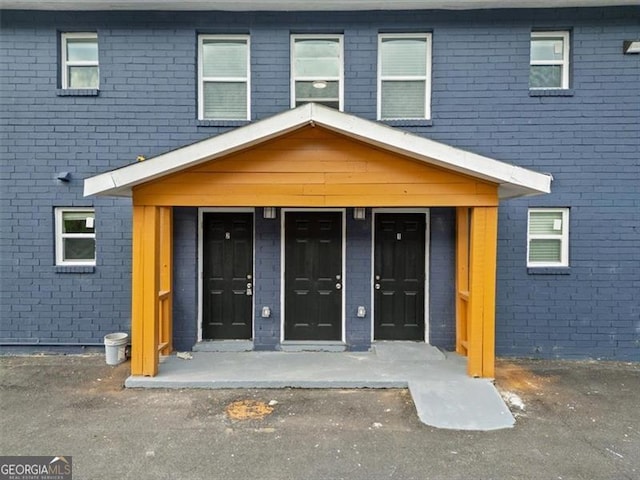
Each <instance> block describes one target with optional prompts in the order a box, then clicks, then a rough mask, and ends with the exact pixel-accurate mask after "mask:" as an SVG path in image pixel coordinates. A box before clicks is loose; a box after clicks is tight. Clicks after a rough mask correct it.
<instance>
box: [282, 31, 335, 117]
mask: <svg viewBox="0 0 640 480" xmlns="http://www.w3.org/2000/svg"><path fill="white" fill-rule="evenodd" d="M343 84H344V67H343V48H342V35H293V36H292V37H291V106H292V107H297V106H299V105H302V104H304V103H308V102H317V103H322V104H324V105H327V106H329V107H333V108H337V109H338V110H342V107H343Z"/></svg>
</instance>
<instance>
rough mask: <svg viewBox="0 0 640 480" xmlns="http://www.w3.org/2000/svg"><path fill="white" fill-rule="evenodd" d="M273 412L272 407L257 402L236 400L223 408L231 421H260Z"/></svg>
mask: <svg viewBox="0 0 640 480" xmlns="http://www.w3.org/2000/svg"><path fill="white" fill-rule="evenodd" d="M272 412H273V407H271V406H269V405H268V404H266V403H265V402H261V401H257V400H237V401H235V402H232V403H230V404H229V405H227V408H225V413H226V414H227V417H229V418H230V419H231V420H262V419H263V418H264V417H266V416H267V415H270V414H271V413H272Z"/></svg>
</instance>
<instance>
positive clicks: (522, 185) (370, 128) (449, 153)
mask: <svg viewBox="0 0 640 480" xmlns="http://www.w3.org/2000/svg"><path fill="white" fill-rule="evenodd" d="M314 108H315V114H314V116H313V121H314V122H315V123H317V124H318V125H321V126H323V127H325V128H327V129H329V130H333V131H336V132H339V133H342V134H343V135H346V136H349V137H351V138H355V139H358V140H361V141H363V142H365V143H367V144H369V145H375V146H377V147H380V148H381V149H384V150H387V151H392V152H395V153H398V154H401V155H405V156H407V157H410V158H414V159H416V160H421V161H423V162H425V163H428V164H431V165H435V166H439V167H442V168H444V169H447V170H453V171H456V172H458V173H462V174H465V175H469V176H472V177H475V178H480V179H483V180H487V181H488V182H492V183H497V184H499V185H503V184H508V185H509V186H510V187H511V188H516V187H518V190H520V189H521V190H522V191H523V194H524V192H528V193H527V194H529V195H535V194H541V193H549V192H550V191H551V176H550V175H545V174H541V173H538V172H534V171H532V170H527V169H525V168H522V167H518V166H516V165H511V164H509V163H505V162H501V161H499V160H494V159H492V158H489V157H484V156H482V155H478V154H475V153H471V152H468V151H466V150H462V149H459V148H456V147H452V146H450V145H446V144H444V143H440V142H436V141H434V140H429V139H427V138H424V137H420V136H418V135H414V134H411V133H409V132H406V131H403V130H398V129H396V128H392V127H389V126H387V125H383V124H380V123H374V122H371V121H369V120H364V119H361V118H358V117H355V116H352V115H347V114H344V113H341V112H338V111H337V110H333V109H331V108H326V107H323V106H321V105H314ZM505 193H506V192H505ZM521 195H522V194H521Z"/></svg>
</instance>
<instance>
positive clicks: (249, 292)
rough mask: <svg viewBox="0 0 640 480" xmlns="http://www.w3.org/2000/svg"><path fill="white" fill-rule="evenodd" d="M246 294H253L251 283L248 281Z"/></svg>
mask: <svg viewBox="0 0 640 480" xmlns="http://www.w3.org/2000/svg"><path fill="white" fill-rule="evenodd" d="M246 294H247V295H249V296H250V295H253V285H252V284H250V283H247V291H246Z"/></svg>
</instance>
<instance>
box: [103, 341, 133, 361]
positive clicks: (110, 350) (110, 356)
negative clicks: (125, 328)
mask: <svg viewBox="0 0 640 480" xmlns="http://www.w3.org/2000/svg"><path fill="white" fill-rule="evenodd" d="M127 342H129V335H128V334H126V333H110V334H108V335H105V336H104V350H105V357H106V359H107V365H118V364H120V363H122V362H124V361H125V360H126V358H127V353H126V350H127Z"/></svg>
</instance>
